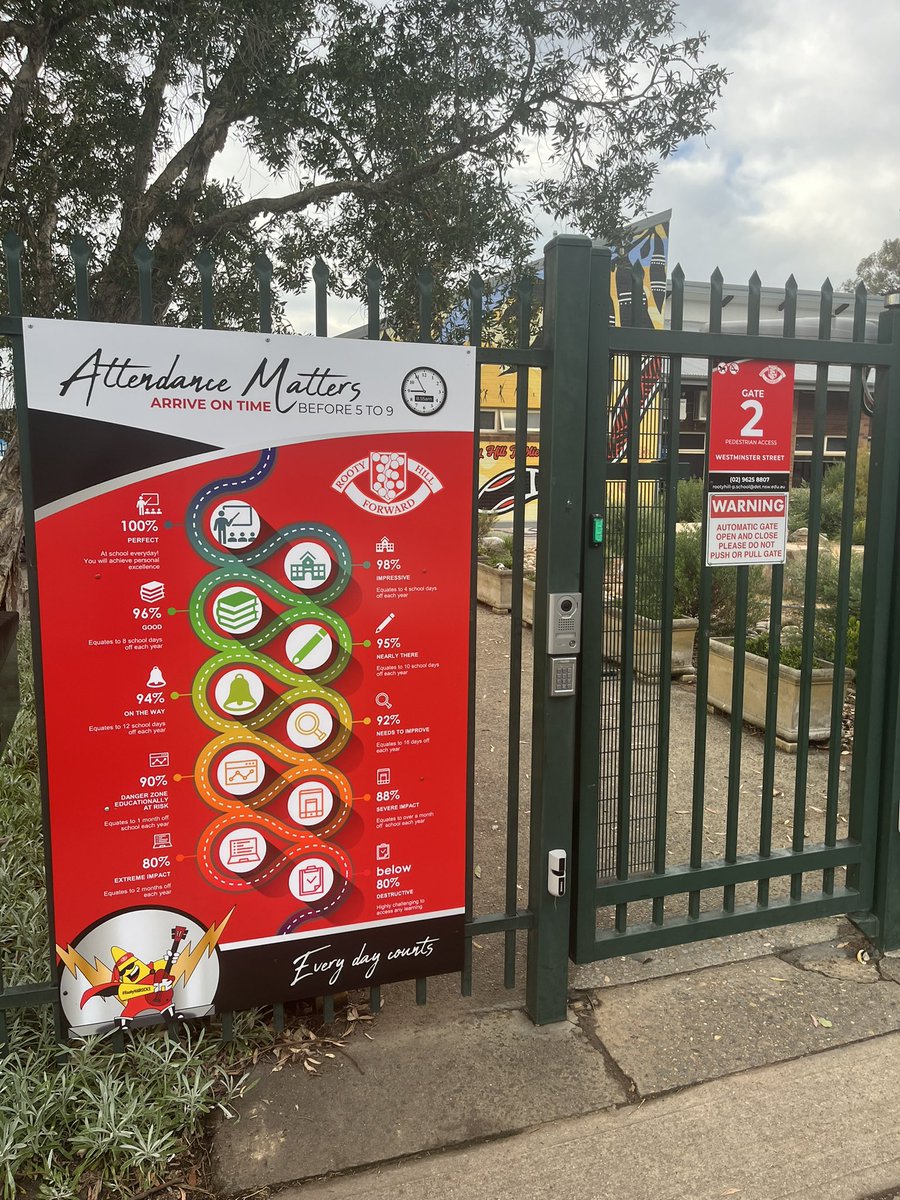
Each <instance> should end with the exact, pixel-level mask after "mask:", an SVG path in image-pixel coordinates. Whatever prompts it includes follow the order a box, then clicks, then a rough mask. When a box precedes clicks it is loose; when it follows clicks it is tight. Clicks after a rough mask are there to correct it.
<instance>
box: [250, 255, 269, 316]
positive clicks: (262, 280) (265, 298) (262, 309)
mask: <svg viewBox="0 0 900 1200" xmlns="http://www.w3.org/2000/svg"><path fill="white" fill-rule="evenodd" d="M253 265H254V267H255V268H256V278H257V281H258V283H259V332H260V333H271V332H272V275H273V271H272V262H271V259H270V258H269V257H268V256H267V255H265V254H258V255H257V256H256V260H255V262H254V264H253Z"/></svg>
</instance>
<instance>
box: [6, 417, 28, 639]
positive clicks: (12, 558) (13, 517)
mask: <svg viewBox="0 0 900 1200" xmlns="http://www.w3.org/2000/svg"><path fill="white" fill-rule="evenodd" d="M0 609H3V610H4V611H5V612H17V613H18V614H19V615H20V616H21V617H27V616H28V572H27V570H26V563H25V519H24V514H23V512H22V475H21V470H20V465H19V439H18V436H17V435H16V434H13V436H12V437H11V438H10V440H9V446H8V447H7V450H6V456H5V457H4V459H3V462H2V464H0Z"/></svg>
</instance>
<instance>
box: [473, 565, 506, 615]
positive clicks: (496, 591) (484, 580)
mask: <svg viewBox="0 0 900 1200" xmlns="http://www.w3.org/2000/svg"><path fill="white" fill-rule="evenodd" d="M512 581H513V573H512V571H507V570H506V568H505V567H492V566H490V565H489V564H488V563H483V562H480V563H479V564H478V580H477V585H476V595H477V597H478V599H479V600H480V601H481V603H482V604H489V605H490V606H491V608H492V609H493V610H494V612H509V610H510V609H511V608H512Z"/></svg>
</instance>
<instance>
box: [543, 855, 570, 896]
mask: <svg viewBox="0 0 900 1200" xmlns="http://www.w3.org/2000/svg"><path fill="white" fill-rule="evenodd" d="M547 891H548V892H549V893H550V895H551V896H564V895H565V894H566V852H565V850H551V851H550V852H549V853H548V855H547Z"/></svg>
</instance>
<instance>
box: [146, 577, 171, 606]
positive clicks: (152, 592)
mask: <svg viewBox="0 0 900 1200" xmlns="http://www.w3.org/2000/svg"><path fill="white" fill-rule="evenodd" d="M165 594H166V589H165V587H164V585H163V584H161V583H160V582H159V580H158V579H151V580H150V581H149V583H142V584H141V599H142V600H143V601H144V602H145V603H146V604H155V603H156V602H157V600H162V598H163V596H165Z"/></svg>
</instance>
